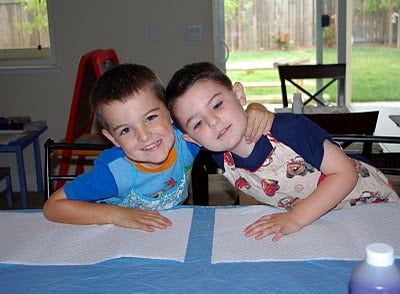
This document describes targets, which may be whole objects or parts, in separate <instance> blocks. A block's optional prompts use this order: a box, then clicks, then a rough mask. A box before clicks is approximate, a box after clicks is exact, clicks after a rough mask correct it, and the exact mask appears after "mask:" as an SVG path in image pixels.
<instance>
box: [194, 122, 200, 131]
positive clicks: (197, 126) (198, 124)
mask: <svg viewBox="0 0 400 294" xmlns="http://www.w3.org/2000/svg"><path fill="white" fill-rule="evenodd" d="M200 126H201V121H199V122H197V123H195V125H194V127H193V129H194V130H196V129H198V128H200Z"/></svg>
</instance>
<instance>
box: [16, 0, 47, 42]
mask: <svg viewBox="0 0 400 294" xmlns="http://www.w3.org/2000/svg"><path fill="white" fill-rule="evenodd" d="M17 3H20V4H21V5H22V6H23V8H24V9H25V10H26V11H28V12H29V14H31V15H32V16H33V21H32V22H30V21H24V22H21V23H17V24H16V26H17V28H19V29H22V30H23V31H25V32H27V33H29V34H30V35H31V34H32V33H33V32H34V31H35V30H38V31H41V30H44V29H47V27H48V19H47V6H46V0H17Z"/></svg>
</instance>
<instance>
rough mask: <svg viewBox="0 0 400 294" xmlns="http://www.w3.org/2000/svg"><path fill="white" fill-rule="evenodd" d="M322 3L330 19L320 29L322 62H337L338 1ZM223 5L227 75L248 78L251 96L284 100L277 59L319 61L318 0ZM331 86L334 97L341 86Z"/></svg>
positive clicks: (242, 0) (245, 0) (244, 0)
mask: <svg viewBox="0 0 400 294" xmlns="http://www.w3.org/2000/svg"><path fill="white" fill-rule="evenodd" d="M320 3H322V4H321V5H322V8H321V10H322V11H321V13H322V14H326V15H327V17H328V20H329V23H328V24H327V26H325V27H324V28H323V29H322V33H321V34H322V35H321V39H322V40H323V46H324V51H323V63H336V62H337V46H336V24H335V20H336V19H335V11H336V5H337V1H336V0H326V1H321V2H320ZM224 9H225V42H226V44H227V47H228V48H229V58H228V60H227V62H226V69H227V74H228V76H229V77H230V78H231V79H232V80H233V81H240V82H242V83H243V84H244V86H245V88H246V93H247V98H248V99H247V100H248V102H252V101H257V102H261V103H281V102H282V98H281V97H282V94H281V87H280V82H279V74H278V70H277V67H276V65H277V64H279V63H289V64H306V63H310V64H315V63H316V62H317V60H316V54H317V52H316V46H317V45H316V42H317V41H316V35H317V32H316V22H317V20H316V17H315V15H316V14H317V13H316V9H317V7H316V1H315V0H302V1H292V0H281V1H272V0H225V2H224ZM321 46H322V45H321ZM330 88H331V89H329V92H328V91H327V93H326V97H329V98H327V99H329V101H331V100H332V101H333V102H335V101H336V89H335V87H330ZM310 91H311V89H310ZM324 94H325V93H324ZM290 97H292V94H290Z"/></svg>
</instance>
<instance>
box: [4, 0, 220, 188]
mask: <svg viewBox="0 0 400 294" xmlns="http://www.w3.org/2000/svg"><path fill="white" fill-rule="evenodd" d="M49 8H50V9H51V11H50V12H49V14H50V17H52V19H53V26H54V37H55V48H56V59H57V65H58V66H59V68H58V69H57V70H54V69H53V70H29V71H27V70H15V71H9V70H7V71H2V70H1V69H0V89H1V91H0V115H1V116H17V115H30V116H31V117H32V119H33V120H46V121H47V124H48V126H49V129H48V131H47V132H46V133H45V134H44V135H42V136H41V146H43V143H44V141H45V139H46V138H47V137H53V138H54V139H55V140H61V139H62V138H63V136H64V134H65V132H66V125H67V120H68V115H69V108H70V103H71V99H72V93H73V88H74V84H75V77H76V71H77V66H78V63H79V58H80V57H81V56H82V55H83V54H84V53H86V52H88V51H90V50H93V49H97V48H101V49H106V48H114V49H115V50H116V52H117V54H118V57H119V59H120V62H121V63H123V62H133V63H139V64H144V65H147V66H149V67H150V68H152V69H153V70H154V71H155V72H157V73H158V74H159V76H160V78H161V79H162V81H163V82H164V83H167V82H168V79H169V78H170V77H171V75H172V74H173V72H174V71H175V70H177V69H178V68H179V67H181V66H182V65H184V64H186V63H190V62H195V61H202V60H207V61H214V55H213V54H214V48H213V46H214V45H213V39H214V37H213V14H212V10H213V5H212V0H207V1H206V0H201V1H199V0H142V1H139V0H85V1H79V0H69V1H60V0H59V1H56V0H51V3H50V5H49ZM198 24H200V25H202V33H203V34H202V36H203V39H202V41H187V40H186V27H187V26H188V25H198ZM32 149H33V148H32V147H28V148H27V149H26V150H25V154H24V155H25V162H26V170H27V181H28V190H35V189H36V184H35V183H36V182H35V172H34V164H33V160H32V157H33V151H32ZM42 155H43V149H42ZM42 161H43V156H42ZM0 165H2V166H11V168H12V174H13V186H14V187H13V188H14V190H15V191H19V182H18V177H17V167H16V162H15V156H13V155H12V154H0Z"/></svg>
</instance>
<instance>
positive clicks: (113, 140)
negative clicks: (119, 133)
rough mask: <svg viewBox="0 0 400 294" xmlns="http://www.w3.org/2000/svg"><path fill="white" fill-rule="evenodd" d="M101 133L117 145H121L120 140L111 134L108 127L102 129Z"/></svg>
mask: <svg viewBox="0 0 400 294" xmlns="http://www.w3.org/2000/svg"><path fill="white" fill-rule="evenodd" d="M101 133H102V134H103V135H104V137H106V138H107V139H108V140H110V141H111V143H113V144H114V145H115V146H117V147H121V146H120V145H119V144H118V142H117V141H116V140H115V139H114V137H113V135H111V134H110V132H109V131H107V130H106V129H101Z"/></svg>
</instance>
